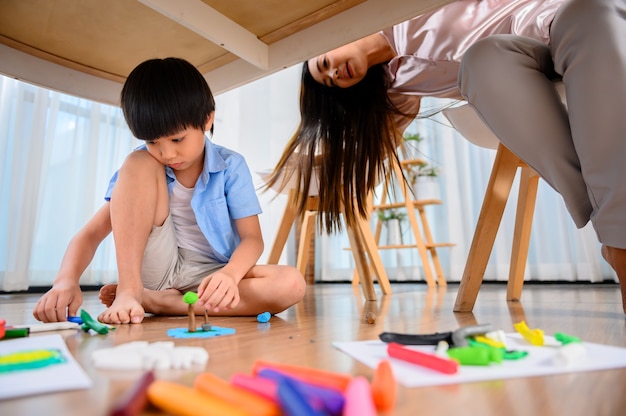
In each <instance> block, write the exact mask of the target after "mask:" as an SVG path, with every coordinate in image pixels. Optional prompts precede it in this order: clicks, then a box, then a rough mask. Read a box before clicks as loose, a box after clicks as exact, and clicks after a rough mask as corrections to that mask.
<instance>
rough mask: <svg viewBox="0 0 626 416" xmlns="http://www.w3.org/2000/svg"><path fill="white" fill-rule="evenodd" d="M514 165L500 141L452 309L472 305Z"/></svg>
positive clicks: (466, 308)
mask: <svg viewBox="0 0 626 416" xmlns="http://www.w3.org/2000/svg"><path fill="white" fill-rule="evenodd" d="M518 166H519V158H518V157H517V156H515V155H514V154H513V153H511V151H510V150H508V149H507V148H506V147H504V146H503V145H502V144H500V145H499V146H498V151H497V153H496V159H495V161H494V164H493V168H492V170H491V176H490V177H489V184H488V185H487V190H486V192H485V198H484V200H483V205H482V207H481V210H480V215H479V216H478V222H477V224H476V230H475V231H474V238H473V240H472V245H471V247H470V250H469V254H468V257H467V263H466V264H465V270H464V272H463V277H462V278H461V284H460V286H459V291H458V293H457V297H456V302H455V304H454V311H455V312H470V311H471V310H472V309H474V304H475V303H476V298H477V297H478V291H479V289H480V285H481V284H482V282H483V277H484V275H485V269H486V268H487V262H488V261H489V256H490V255H491V250H492V249H493V243H494V241H495V239H496V233H497V232H498V228H499V227H500V221H501V220H502V215H503V214H504V208H505V207H506V201H507V199H508V197H509V193H510V192H511V187H512V186H513V180H514V179H515V174H516V172H517V167H518Z"/></svg>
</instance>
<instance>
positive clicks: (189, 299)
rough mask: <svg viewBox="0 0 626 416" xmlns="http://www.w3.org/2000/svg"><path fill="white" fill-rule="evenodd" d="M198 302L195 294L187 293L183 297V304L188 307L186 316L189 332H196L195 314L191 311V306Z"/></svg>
mask: <svg viewBox="0 0 626 416" xmlns="http://www.w3.org/2000/svg"><path fill="white" fill-rule="evenodd" d="M197 301H198V294H197V293H196V292H187V293H185V294H184V295H183V302H185V303H186V304H187V305H188V308H187V314H188V315H189V327H188V330H189V332H196V314H195V312H194V311H193V304H194V303H196V302H197Z"/></svg>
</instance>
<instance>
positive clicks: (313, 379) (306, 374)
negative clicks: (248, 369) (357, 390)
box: [252, 360, 352, 391]
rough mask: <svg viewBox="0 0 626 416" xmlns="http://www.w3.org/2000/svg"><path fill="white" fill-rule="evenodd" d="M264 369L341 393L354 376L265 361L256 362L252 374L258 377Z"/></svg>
mask: <svg viewBox="0 0 626 416" xmlns="http://www.w3.org/2000/svg"><path fill="white" fill-rule="evenodd" d="M262 368H270V369H272V370H276V371H279V372H282V373H284V374H287V375H290V376H292V377H295V378H297V379H299V380H301V381H305V382H307V383H311V384H314V385H317V386H322V387H331V388H334V389H337V390H340V391H345V390H346V387H348V384H349V383H350V380H352V376H350V375H348V374H341V373H335V372H332V371H326V370H320V369H317V368H310V367H301V366H298V365H293V364H282V363H275V362H270V361H264V360H256V361H255V362H254V364H253V365H252V374H254V375H256V374H257V373H258V372H259V370H261V369H262Z"/></svg>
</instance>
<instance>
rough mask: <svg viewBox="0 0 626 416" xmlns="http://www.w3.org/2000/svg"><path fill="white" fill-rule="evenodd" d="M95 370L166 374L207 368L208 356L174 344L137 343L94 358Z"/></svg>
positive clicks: (201, 350)
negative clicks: (153, 370) (162, 372)
mask: <svg viewBox="0 0 626 416" xmlns="http://www.w3.org/2000/svg"><path fill="white" fill-rule="evenodd" d="M91 358H92V360H93V363H94V366H95V367H96V368H107V369H113V370H151V369H158V370H165V369H170V368H172V369H182V368H191V367H192V366H198V367H204V366H205V365H206V363H207V361H208V360H209V353H208V352H207V351H206V349H204V348H202V347H186V346H181V347H176V346H175V345H174V343H173V342H153V343H152V344H149V343H148V342H146V341H134V342H128V343H126V344H120V345H117V346H115V347H112V348H103V349H99V350H95V351H94V352H93V353H92V354H91Z"/></svg>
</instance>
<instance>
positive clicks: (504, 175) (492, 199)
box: [443, 82, 565, 312]
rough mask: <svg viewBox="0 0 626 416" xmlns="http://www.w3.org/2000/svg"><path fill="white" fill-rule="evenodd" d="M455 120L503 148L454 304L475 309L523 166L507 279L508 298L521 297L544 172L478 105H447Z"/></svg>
mask: <svg viewBox="0 0 626 416" xmlns="http://www.w3.org/2000/svg"><path fill="white" fill-rule="evenodd" d="M555 86H556V88H557V90H558V92H559V93H560V95H561V97H562V99H563V102H565V90H564V88H563V84H562V83H560V82H559V83H556V84H555ZM443 113H444V115H445V117H446V118H447V119H448V120H449V121H450V123H451V124H452V126H453V127H454V128H455V129H456V130H457V131H458V132H459V133H461V135H463V137H465V138H466V139H467V140H469V141H470V142H472V143H474V144H476V145H478V146H481V147H486V148H492V149H497V151H496V158H495V161H494V163H493V168H492V170H491V176H490V178H489V183H488V185H487V189H486V191H485V198H484V200H483V204H482V207H481V210H480V214H479V217H478V222H477V224H476V230H475V231H474V237H473V240H472V244H471V246H470V250H469V253H468V257H467V262H466V264H465V270H464V272H463V277H462V278H461V284H460V286H459V291H458V293H457V297H456V302H455V304H454V311H455V312H470V311H472V309H473V308H474V304H475V303H476V298H477V297H478V291H479V290H480V286H481V284H482V281H483V277H484V274H485V269H486V268H487V263H488V261H489V257H490V255H491V251H492V249H493V244H494V241H495V238H496V234H497V232H498V228H499V227H500V222H501V220H502V215H503V214H504V208H505V207H506V203H507V200H508V197H509V194H510V192H511V188H512V186H513V181H514V179H515V175H516V173H517V170H518V169H520V170H521V173H520V182H519V184H520V187H519V194H518V200H517V211H516V215H515V228H514V233H513V246H512V249H511V265H510V269H509V278H508V283H507V297H506V299H507V301H519V300H520V298H521V296H522V288H523V285H524V271H525V268H526V260H527V259H528V247H529V244H530V231H531V228H532V220H533V214H534V211H535V201H536V197H537V187H538V185H539V175H538V174H537V172H535V171H534V170H533V169H532V168H530V167H529V166H528V165H526V164H525V163H524V162H523V161H522V160H520V158H518V157H517V156H516V155H515V154H513V153H512V152H511V151H510V150H509V149H507V148H506V147H505V146H504V145H503V144H502V143H500V141H499V140H498V138H497V137H496V136H495V134H494V133H493V132H492V131H491V130H490V129H489V128H488V127H487V126H486V125H485V124H484V123H483V122H482V120H481V119H480V118H479V117H478V115H477V114H476V112H475V111H474V109H473V108H471V107H470V106H469V105H467V104H465V105H462V106H460V107H453V108H449V109H446V110H444V111H443Z"/></svg>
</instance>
